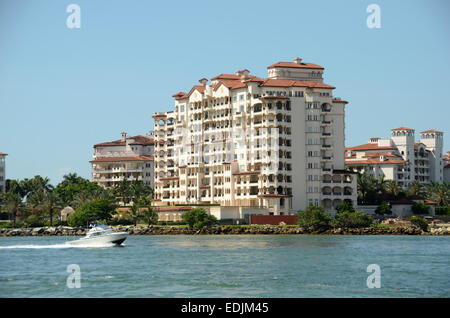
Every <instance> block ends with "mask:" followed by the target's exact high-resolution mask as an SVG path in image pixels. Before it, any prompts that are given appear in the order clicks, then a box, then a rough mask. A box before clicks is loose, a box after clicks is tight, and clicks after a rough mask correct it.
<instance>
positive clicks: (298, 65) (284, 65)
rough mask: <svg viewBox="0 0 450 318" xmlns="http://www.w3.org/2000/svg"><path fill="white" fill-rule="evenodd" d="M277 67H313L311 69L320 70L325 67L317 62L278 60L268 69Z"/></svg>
mask: <svg viewBox="0 0 450 318" xmlns="http://www.w3.org/2000/svg"><path fill="white" fill-rule="evenodd" d="M275 67H285V68H311V69H319V70H323V69H324V67H323V66H320V65H317V64H312V63H300V64H297V63H295V62H278V63H275V64H272V65H270V66H267V68H268V69H270V68H275Z"/></svg>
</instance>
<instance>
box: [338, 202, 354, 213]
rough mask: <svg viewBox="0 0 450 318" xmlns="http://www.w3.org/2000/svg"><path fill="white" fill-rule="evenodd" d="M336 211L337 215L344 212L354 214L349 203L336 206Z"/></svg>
mask: <svg viewBox="0 0 450 318" xmlns="http://www.w3.org/2000/svg"><path fill="white" fill-rule="evenodd" d="M336 210H337V211H338V213H339V212H345V211H348V212H355V209H354V208H353V205H352V204H351V203H349V202H344V203H342V204H340V205H338V206H337V207H336Z"/></svg>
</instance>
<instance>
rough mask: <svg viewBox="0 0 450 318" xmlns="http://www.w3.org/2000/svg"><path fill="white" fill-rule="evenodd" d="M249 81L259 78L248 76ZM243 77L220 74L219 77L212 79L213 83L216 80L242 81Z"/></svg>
mask: <svg viewBox="0 0 450 318" xmlns="http://www.w3.org/2000/svg"><path fill="white" fill-rule="evenodd" d="M248 78H249V79H257V78H258V77H256V76H254V75H248ZM240 79H241V76H239V75H236V74H219V75H217V76H214V77H213V78H211V81H214V80H240Z"/></svg>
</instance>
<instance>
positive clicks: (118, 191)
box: [114, 177, 132, 206]
mask: <svg viewBox="0 0 450 318" xmlns="http://www.w3.org/2000/svg"><path fill="white" fill-rule="evenodd" d="M130 185H131V183H130V181H128V180H127V178H125V177H124V178H123V179H122V180H121V181H119V182H117V183H116V185H115V186H114V194H115V196H116V197H117V198H119V199H120V200H121V201H122V204H123V206H125V205H126V204H127V203H128V202H129V199H130V197H131V196H132V194H131V187H130Z"/></svg>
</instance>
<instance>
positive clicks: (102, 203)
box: [68, 199, 116, 226]
mask: <svg viewBox="0 0 450 318" xmlns="http://www.w3.org/2000/svg"><path fill="white" fill-rule="evenodd" d="M115 209H116V206H115V204H114V203H113V202H112V201H111V200H108V199H98V200H94V201H89V202H86V203H84V204H83V205H81V206H80V207H78V208H77V209H76V210H75V213H74V214H72V215H71V216H70V218H69V220H68V224H69V225H70V226H84V225H87V223H88V222H91V221H93V220H106V221H108V220H110V219H111V214H112V213H113V212H114V211H115Z"/></svg>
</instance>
